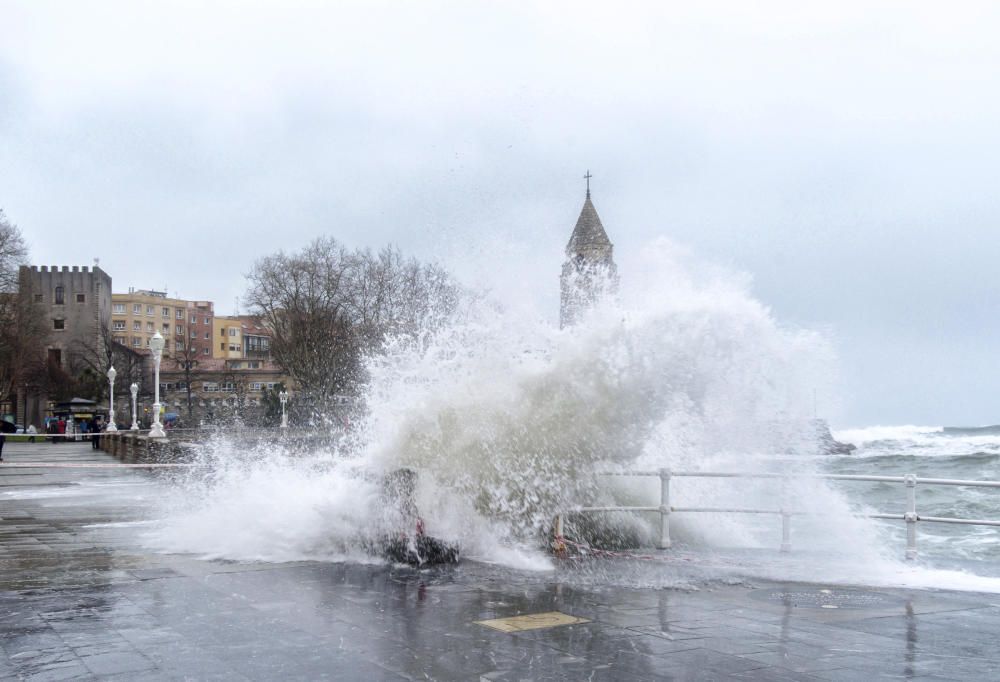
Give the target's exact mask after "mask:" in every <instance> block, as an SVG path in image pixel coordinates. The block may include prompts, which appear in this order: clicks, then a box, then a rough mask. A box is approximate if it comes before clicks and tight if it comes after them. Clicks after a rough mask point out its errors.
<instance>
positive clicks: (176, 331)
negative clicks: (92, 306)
mask: <svg viewBox="0 0 1000 682" xmlns="http://www.w3.org/2000/svg"><path fill="white" fill-rule="evenodd" d="M214 317H215V316H214V313H213V306H212V302H211V301H188V300H184V299H179V298H169V297H168V296H167V294H166V292H164V291H153V290H151V289H138V290H137V289H129V292H128V293H127V294H113V295H112V296H111V334H112V336H113V337H114V339H115V341H117V342H118V343H120V344H122V345H124V346H127V347H129V348H131V349H133V350H136V351H144V350H147V349H148V348H149V342H150V340H151V339H152V338H153V335H154V334H155V333H156V332H160V334H161V335H162V336H163V338H164V341H165V345H164V348H163V351H164V354H165V355H168V356H169V355H171V354H172V353H176V352H178V351H184V350H185V349H186V348H191V349H192V350H193V351H194V352H195V353H196V354H197V355H198V356H203V357H205V358H209V357H211V356H212V350H211V342H212V324H213V318H214Z"/></svg>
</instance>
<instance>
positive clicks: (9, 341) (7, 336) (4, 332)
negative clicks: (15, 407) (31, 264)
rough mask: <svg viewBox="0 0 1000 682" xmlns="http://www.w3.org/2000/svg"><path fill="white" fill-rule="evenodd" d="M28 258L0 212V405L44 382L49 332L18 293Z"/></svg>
mask: <svg viewBox="0 0 1000 682" xmlns="http://www.w3.org/2000/svg"><path fill="white" fill-rule="evenodd" d="M27 258H28V249H27V247H26V246H25V243H24V238H23V237H22V236H21V231H20V230H19V229H18V228H17V226H16V225H14V224H13V223H11V222H10V221H9V220H8V219H7V216H6V215H5V214H4V212H3V209H0V404H4V403H8V402H10V400H11V396H12V395H13V394H14V393H15V392H16V391H17V389H18V388H21V389H22V390H24V389H25V388H27V387H28V386H38V385H43V384H46V383H47V382H48V378H49V377H48V372H47V367H46V362H45V360H46V358H45V345H46V342H47V339H48V335H49V330H48V327H47V326H46V324H45V320H44V318H43V317H42V315H41V311H40V309H39V307H38V306H37V305H36V304H35V303H34V301H33V300H32V298H31V295H30V292H27V291H20V288H19V282H18V271H19V268H20V266H21V265H24V264H25V263H26V261H27Z"/></svg>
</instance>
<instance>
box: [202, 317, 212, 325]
mask: <svg viewBox="0 0 1000 682" xmlns="http://www.w3.org/2000/svg"><path fill="white" fill-rule="evenodd" d="M202 324H212V320H210V319H209V318H207V317H206V318H205V319H203V320H202Z"/></svg>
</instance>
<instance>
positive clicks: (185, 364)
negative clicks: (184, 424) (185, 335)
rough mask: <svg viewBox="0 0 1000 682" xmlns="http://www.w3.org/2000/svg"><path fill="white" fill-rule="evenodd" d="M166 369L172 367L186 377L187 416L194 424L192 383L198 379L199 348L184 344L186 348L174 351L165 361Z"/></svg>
mask: <svg viewBox="0 0 1000 682" xmlns="http://www.w3.org/2000/svg"><path fill="white" fill-rule="evenodd" d="M163 362H164V364H165V366H166V367H170V368H171V369H173V370H174V371H176V372H181V373H182V375H183V377H184V391H185V394H186V396H187V416H188V420H189V421H191V422H193V420H194V412H193V409H192V402H191V386H192V382H193V381H194V380H195V379H197V378H198V364H199V360H198V347H197V346H193V345H191V344H190V343H186V344H184V348H182V349H176V350H174V352H173V354H172V355H171V356H170V357H169V358H164V360H163Z"/></svg>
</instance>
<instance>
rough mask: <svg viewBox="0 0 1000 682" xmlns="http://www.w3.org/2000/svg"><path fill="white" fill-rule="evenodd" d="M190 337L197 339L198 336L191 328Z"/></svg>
mask: <svg viewBox="0 0 1000 682" xmlns="http://www.w3.org/2000/svg"><path fill="white" fill-rule="evenodd" d="M191 338H192V339H197V338H198V332H196V331H195V330H193V329H192V330H191Z"/></svg>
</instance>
